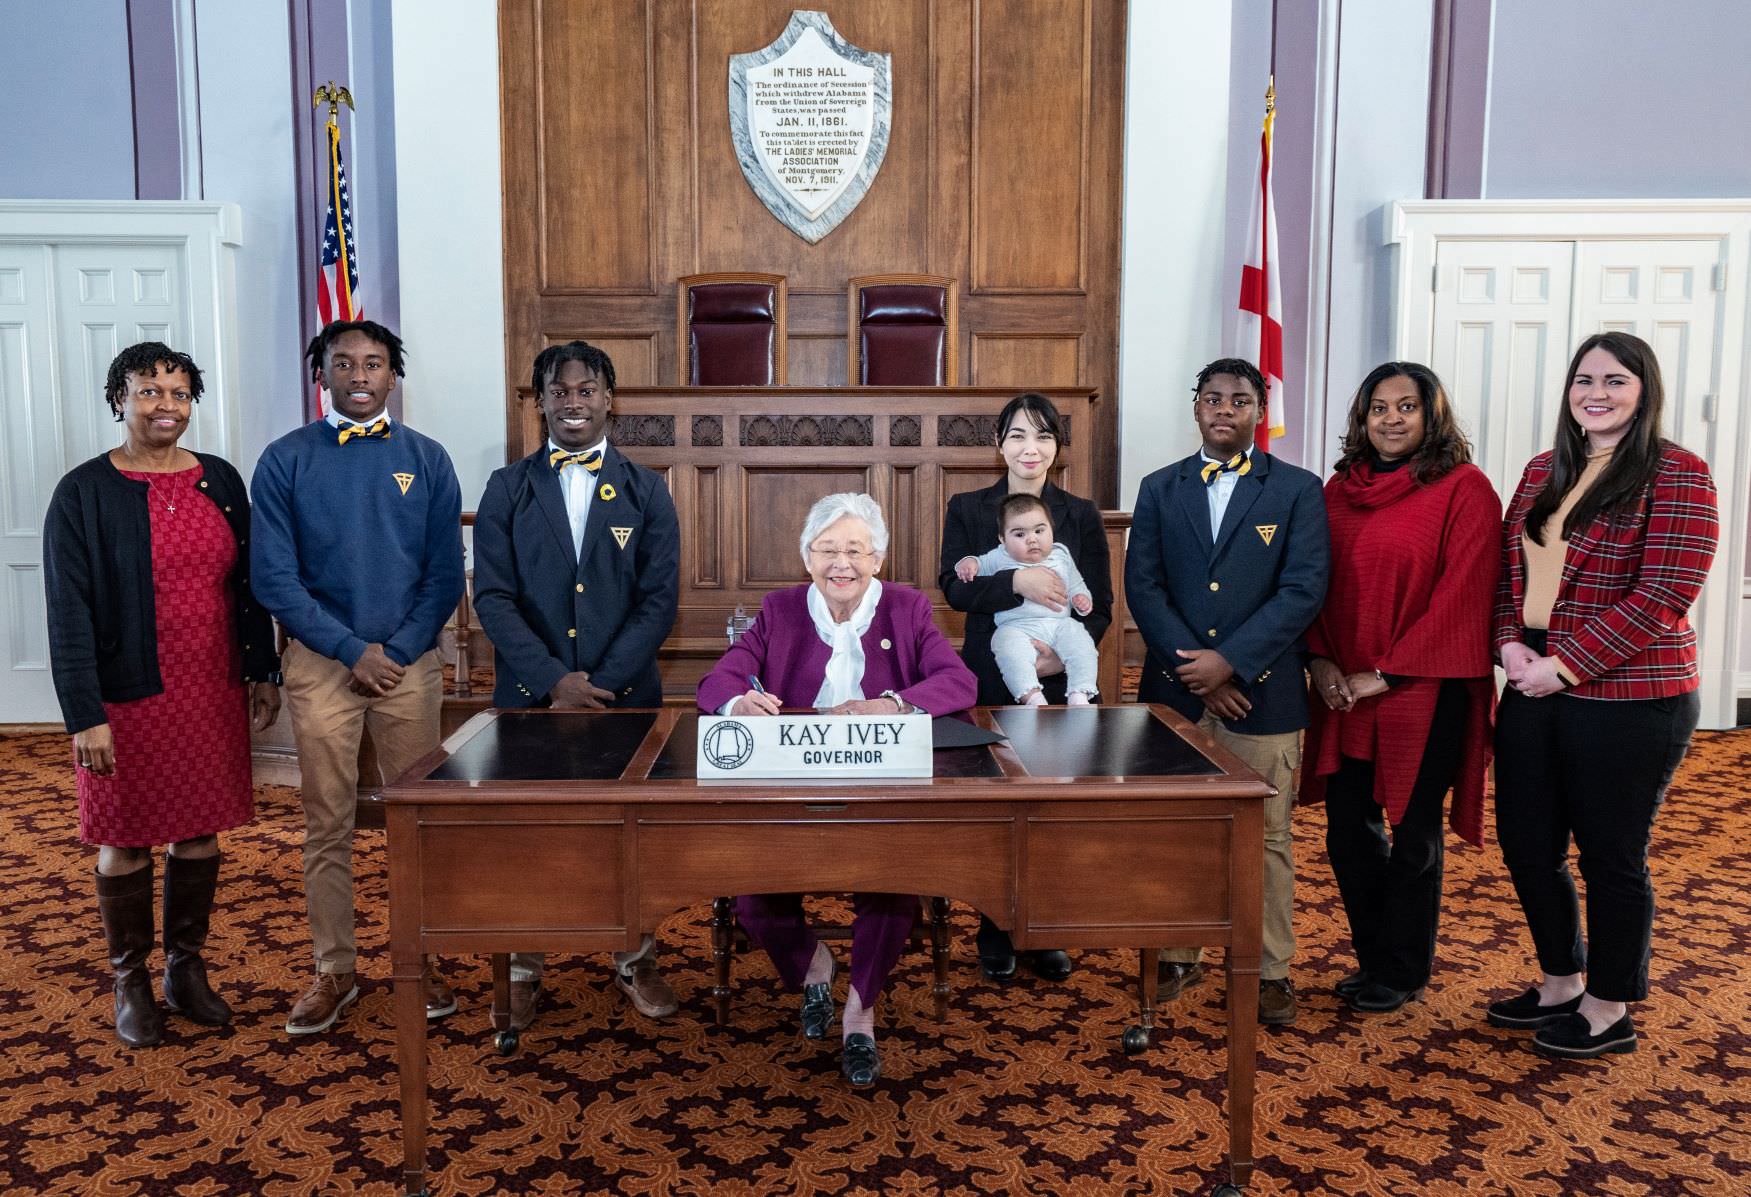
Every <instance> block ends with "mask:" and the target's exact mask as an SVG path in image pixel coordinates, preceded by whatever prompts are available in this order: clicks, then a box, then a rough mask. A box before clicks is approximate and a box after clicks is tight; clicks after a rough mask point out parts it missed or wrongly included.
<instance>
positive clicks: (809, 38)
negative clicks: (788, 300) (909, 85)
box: [730, 9, 894, 244]
mask: <svg viewBox="0 0 1751 1197" xmlns="http://www.w3.org/2000/svg"><path fill="white" fill-rule="evenodd" d="M891 64H892V56H891V55H889V54H885V53H878V52H876V51H872V50H863V49H859V48H858V47H856V46H854V45H852V44H851V43H850V42H848V41H846V40H845V39H844V38H843V37H840V36H839V33H838V31H837V30H835V29H834V28H833V22H832V21H831V20H829V19H828V17H827V14H826V13H824V12H811V11H805V10H801V9H799V10H797V11H795V12H792V13H791V14H790V24H789V25H787V26H785V29H784V32H783V33H781V34H780V35H779V36H778V40H777V41H775V42H773V43H772V44H771V45H769V46H767V47H766V48H765V49H762V50H754V51H752V52H750V53H747V54H732V55H730V138H731V140H732V141H733V142H734V143H735V147H736V160H737V161H738V162H740V163H741V165H742V174H743V176H744V177H745V178H746V179H747V180H748V186H749V187H751V188H753V189H754V194H755V195H757V196H758V197H759V198H760V202H761V203H763V204H765V205H766V209H767V211H769V212H771V213H772V215H774V216H776V217H777V218H778V220H779V221H780V223H782V224H783V225H784V226H785V227H786V228H788V229H790V231H791V232H793V233H795V234H796V235H797V236H799V237H801V238H803V240H805V241H807V242H809V243H810V244H813V243H815V242H817V241H819V240H820V239H821V238H823V237H825V236H826V235H827V234H828V233H831V232H832V231H833V230H834V229H836V228H838V227H839V223H840V222H841V221H843V220H844V219H845V218H846V217H847V216H849V215H851V212H852V209H854V208H856V207H857V205H858V204H859V203H860V202H862V200H863V197H864V195H865V194H866V193H867V192H868V191H869V187H870V184H871V183H872V182H874V180H875V176H876V172H877V171H878V170H880V169H881V166H882V159H883V158H885V157H887V153H888V135H889V132H890V129H891V123H892V121H891V118H892V115H893V95H894V90H893V81H892V77H891Z"/></svg>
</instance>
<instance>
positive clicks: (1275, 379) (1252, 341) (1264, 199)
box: [1234, 81, 1288, 451]
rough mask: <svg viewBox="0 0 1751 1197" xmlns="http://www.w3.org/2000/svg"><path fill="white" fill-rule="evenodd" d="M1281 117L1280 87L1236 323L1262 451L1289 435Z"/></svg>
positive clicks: (1262, 141) (1268, 115)
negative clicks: (1252, 378) (1276, 142)
mask: <svg viewBox="0 0 1751 1197" xmlns="http://www.w3.org/2000/svg"><path fill="white" fill-rule="evenodd" d="M1276 114H1277V88H1276V83H1275V81H1273V82H1272V83H1271V85H1270V86H1269V87H1268V88H1267V89H1266V90H1265V128H1264V132H1263V133H1262V134H1261V135H1260V136H1259V169H1258V177H1257V185H1256V186H1255V187H1254V188H1253V193H1252V222H1251V226H1250V228H1249V231H1248V235H1247V240H1246V261H1245V262H1244V263H1243V264H1242V265H1241V268H1240V318H1239V320H1237V321H1236V322H1235V346H1234V351H1235V355H1236V356H1237V357H1243V358H1246V359H1247V360H1249V361H1251V362H1255V363H1256V364H1257V365H1258V368H1259V373H1260V374H1262V375H1264V376H1265V398H1266V400H1268V403H1269V405H1268V407H1267V409H1266V410H1267V412H1268V414H1269V417H1270V418H1269V421H1268V423H1269V427H1266V423H1265V422H1261V423H1260V424H1259V426H1258V432H1257V433H1256V434H1255V438H1256V442H1257V445H1258V447H1259V448H1260V449H1264V450H1267V451H1268V450H1269V449H1270V447H1271V438H1272V437H1278V436H1282V435H1283V434H1284V433H1285V432H1287V431H1288V428H1287V426H1286V425H1285V424H1284V422H1283V407H1284V404H1283V296H1282V287H1281V286H1280V285H1279V284H1278V282H1277V206H1276V203H1275V201H1274V200H1273V198H1272V188H1271V123H1272V121H1274V120H1275V119H1276Z"/></svg>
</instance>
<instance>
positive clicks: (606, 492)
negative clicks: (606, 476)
mask: <svg viewBox="0 0 1751 1197" xmlns="http://www.w3.org/2000/svg"><path fill="white" fill-rule="evenodd" d="M619 493H620V492H619V491H617V490H615V489H614V484H613V483H612V482H604V483H603V484H602V485H601V486H599V487H597V488H596V497H597V498H599V499H602V500H604V501H609V502H611V501H613V499H614V496H615V495H618V494H619Z"/></svg>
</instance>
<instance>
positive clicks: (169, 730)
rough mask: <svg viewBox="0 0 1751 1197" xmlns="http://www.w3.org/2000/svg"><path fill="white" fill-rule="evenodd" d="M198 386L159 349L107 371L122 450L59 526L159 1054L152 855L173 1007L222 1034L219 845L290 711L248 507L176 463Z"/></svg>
mask: <svg viewBox="0 0 1751 1197" xmlns="http://www.w3.org/2000/svg"><path fill="white" fill-rule="evenodd" d="M201 385H202V384H201V372H200V369H199V368H198V367H197V366H196V365H195V363H194V362H193V361H192V360H191V359H190V358H189V357H188V356H187V355H186V354H182V353H178V352H176V351H175V350H173V349H171V348H169V347H168V346H166V345H162V344H159V343H158V342H155V341H152V342H146V343H144V344H140V345H134V346H132V347H130V348H128V349H124V350H123V351H122V352H121V353H120V354H118V355H117V357H116V359H115V360H114V361H113V362H111V363H110V367H109V376H108V380H107V382H106V384H105V387H104V398H105V400H106V401H107V402H108V404H109V407H110V410H111V411H112V412H114V413H115V418H116V419H117V420H118V421H120V422H121V423H122V425H123V427H124V428H125V430H126V439H125V440H124V441H123V443H122V445H121V446H120V447H119V448H116V449H112V450H110V451H109V452H108V453H104V454H100V455H99V456H97V457H94V458H92V459H91V460H90V461H88V462H85V463H84V464H83V465H80V466H77V467H75V468H74V469H73V470H71V471H69V472H68V474H67V475H66V477H64V478H62V479H61V482H60V485H58V486H57V487H56V488H55V494H54V498H53V499H52V500H51V501H50V503H49V510H48V515H47V519H46V521H45V526H44V551H43V567H44V577H45V585H46V588H47V591H48V605H49V647H50V658H51V663H52V667H53V672H54V679H55V691H56V694H57V696H58V697H59V699H60V703H61V713H62V716H63V717H64V719H65V720H66V725H67V730H68V731H69V732H71V733H72V735H73V755H74V760H75V765H76V774H75V776H76V777H77V780H78V788H79V835H80V838H81V839H82V840H84V841H85V842H86V843H88V844H95V845H97V846H98V855H97V905H98V911H99V912H100V914H101V915H102V917H103V929H104V936H105V938H106V939H107V940H108V942H109V958H110V965H111V967H112V969H113V970H114V972H115V1026H116V1036H117V1037H118V1038H119V1039H120V1040H121V1041H122V1042H123V1043H126V1044H128V1045H129V1046H130V1047H146V1046H149V1045H151V1044H154V1043H157V1042H158V1041H159V1039H160V1038H161V1037H162V1035H163V1027H164V1016H163V1013H162V1011H160V1010H159V1008H158V1005H157V1003H156V1002H155V1001H154V1000H153V997H152V981H151V975H150V972H149V969H148V966H147V959H148V957H149V956H150V955H151V952H152V939H153V920H152V865H153V855H152V849H153V848H154V847H155V846H156V845H159V844H169V845H170V852H169V854H168V856H167V857H166V859H165V863H164V952H165V968H164V1000H165V1004H166V1005H167V1006H169V1008H170V1009H171V1010H173V1011H175V1012H177V1013H180V1014H183V1015H185V1016H186V1017H188V1018H190V1019H192V1020H194V1021H195V1022H199V1023H205V1024H207V1025H209V1026H220V1025H223V1024H225V1023H227V1022H229V1021H230V1019H231V1009H230V1007H229V1006H227V1005H226V1004H225V1002H224V1000H223V999H221V998H220V997H219V996H218V995H217V994H216V993H214V992H213V990H212V988H211V987H210V986H209V985H208V983H207V973H206V965H205V963H204V961H203V960H202V958H201V949H202V947H203V946H204V945H205V943H206V939H207V927H208V922H209V918H210V915H211V912H212V907H213V895H214V890H215V888H216V884H217V880H218V875H219V838H218V833H219V832H221V831H225V830H228V829H230V828H232V827H238V826H241V825H242V824H244V823H247V822H249V820H250V819H251V818H252V817H253V815H254V798H253V794H252V791H251V783H250V771H249V732H250V727H251V726H252V724H253V726H254V727H255V728H257V729H260V728H265V727H267V726H268V725H269V724H271V723H272V722H273V721H274V718H275V716H276V715H277V714H278V713H279V706H280V696H279V690H278V687H277V682H278V680H279V673H278V671H279V661H278V659H277V658H276V657H275V655H274V651H273V629H272V624H271V623H270V621H269V619H268V616H267V614H266V612H265V611H263V610H262V609H261V608H260V607H259V606H257V605H256V603H255V600H254V597H253V596H252V595H251V594H250V589H249V577H248V566H249V552H248V547H247V546H248V543H249V497H248V493H247V492H246V491H245V489H244V486H243V480H242V479H241V478H240V477H239V476H238V474H237V471H236V470H235V469H233V468H232V467H231V465H230V463H228V462H226V461H224V460H223V459H222V458H218V457H213V456H210V455H208V454H205V453H193V452H190V451H189V450H187V449H183V448H181V447H179V445H178V441H180V440H181V439H182V434H183V433H184V432H185V431H186V430H187V428H188V422H189V416H190V414H191V412H192V411H193V404H194V402H195V400H196V399H198V398H199V397H200V394H201Z"/></svg>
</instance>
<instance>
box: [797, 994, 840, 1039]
mask: <svg viewBox="0 0 1751 1197" xmlns="http://www.w3.org/2000/svg"><path fill="white" fill-rule="evenodd" d="M801 1021H802V1025H803V1038H805V1039H825V1038H826V1037H827V1029H828V1028H829V1027H831V1026H832V1025H833V982H831V981H823V982H822V983H821V984H819V985H804V986H803V1008H802V1019H801Z"/></svg>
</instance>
